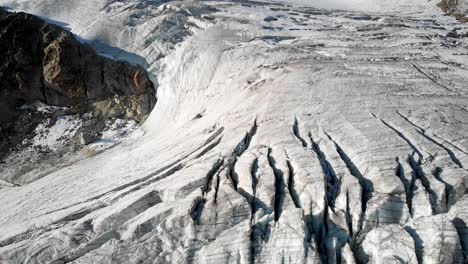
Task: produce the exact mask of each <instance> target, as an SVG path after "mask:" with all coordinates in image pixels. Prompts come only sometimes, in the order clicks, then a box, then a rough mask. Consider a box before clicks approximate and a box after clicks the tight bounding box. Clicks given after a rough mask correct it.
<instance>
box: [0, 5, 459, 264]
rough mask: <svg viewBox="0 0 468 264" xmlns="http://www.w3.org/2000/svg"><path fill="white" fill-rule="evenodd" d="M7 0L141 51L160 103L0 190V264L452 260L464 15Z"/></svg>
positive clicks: (107, 46)
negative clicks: (90, 149) (107, 137)
mask: <svg viewBox="0 0 468 264" xmlns="http://www.w3.org/2000/svg"><path fill="white" fill-rule="evenodd" d="M8 2H9V4H10V5H11V6H12V7H13V8H19V9H24V10H26V11H31V12H34V13H36V14H39V15H42V16H45V17H48V18H49V19H51V20H56V21H58V22H61V23H63V24H66V25H68V27H69V28H70V29H71V30H72V31H73V32H74V33H75V34H78V35H79V36H80V37H82V38H83V39H85V40H99V41H100V42H91V43H94V45H95V46H96V48H97V49H102V52H108V54H110V55H112V56H114V57H118V58H127V59H128V60H130V61H131V62H137V63H139V62H144V65H145V66H146V67H147V68H148V69H149V70H150V71H152V73H153V74H154V76H157V81H158V83H159V88H158V99H159V100H158V104H157V105H156V107H155V109H154V111H153V112H152V114H151V116H150V117H149V118H148V120H147V122H146V123H145V124H144V125H143V127H142V128H140V129H138V130H137V131H136V132H135V133H134V134H132V136H131V137H130V139H129V140H126V141H124V142H123V143H121V144H120V145H118V146H115V147H113V148H111V149H108V150H106V151H104V152H103V153H101V154H99V155H96V156H93V157H90V158H87V159H84V160H81V161H79V162H77V163H75V164H73V165H71V166H68V167H66V168H63V169H60V170H58V171H55V172H53V173H50V174H48V175H46V176H45V177H43V178H41V179H40V180H38V181H35V182H32V183H30V184H27V185H24V186H18V187H9V186H8V185H5V187H4V188H3V189H0V211H1V212H2V214H0V259H1V261H2V263H48V262H51V263H68V262H70V263H337V262H338V263H362V262H366V261H369V262H371V263H422V261H424V263H463V258H465V260H466V250H467V247H466V245H467V241H468V238H467V235H466V234H467V233H468V232H467V229H466V221H467V217H466V210H467V202H466V201H467V198H466V197H467V196H466V193H467V192H466V190H467V177H468V172H467V171H466V168H467V167H468V137H467V136H466V135H467V134H468V100H467V95H468V87H467V81H468V80H467V79H468V71H467V69H466V67H468V57H467V54H468V50H467V44H466V38H465V37H463V36H465V35H466V33H467V29H468V28H467V26H466V25H463V24H459V23H458V22H456V21H455V19H453V18H451V17H445V16H442V15H441V14H440V13H435V11H434V10H432V9H431V10H429V11H427V10H425V9H423V10H421V11H419V12H416V11H417V10H416V11H415V9H410V8H409V9H406V7H405V6H404V5H393V6H391V8H392V9H394V10H399V13H393V12H383V11H385V10H383V11H382V10H380V12H369V11H368V12H365V13H363V12H358V11H336V10H319V9H316V8H313V7H308V6H304V5H303V4H296V3H294V1H289V2H290V3H288V4H281V3H265V2H255V1H235V2H212V1H206V2H205V1H204V2H191V1H183V2H169V3H166V4H161V3H159V2H157V1H104V0H103V1H89V0H86V1H45V0H42V1H22V2H20V1H15V3H17V5H16V4H12V2H11V1H6V0H1V1H0V3H2V4H5V3H8ZM420 4H421V5H423V4H424V5H425V4H426V1H421V3H420ZM449 32H456V33H457V36H458V35H459V36H462V37H457V38H454V37H450V36H447V34H448V33H449ZM452 36H453V35H452ZM111 47H113V48H111ZM0 184H1V183H0ZM2 186H3V185H2Z"/></svg>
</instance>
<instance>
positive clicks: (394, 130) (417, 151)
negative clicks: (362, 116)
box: [371, 113, 423, 164]
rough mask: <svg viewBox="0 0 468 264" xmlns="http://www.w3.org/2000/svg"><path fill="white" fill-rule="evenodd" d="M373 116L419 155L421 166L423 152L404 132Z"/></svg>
mask: <svg viewBox="0 0 468 264" xmlns="http://www.w3.org/2000/svg"><path fill="white" fill-rule="evenodd" d="M371 114H372V116H374V117H375V118H377V119H379V120H380V121H381V122H382V123H383V124H384V125H385V126H386V127H388V128H390V129H391V130H393V132H395V133H396V134H397V135H398V136H399V137H400V138H401V139H403V140H404V141H405V142H406V143H407V144H408V146H410V147H411V148H412V149H413V151H414V152H416V153H417V154H418V156H419V157H418V161H417V162H418V163H419V164H421V161H422V159H423V155H422V153H421V151H420V150H419V149H418V148H417V147H416V146H415V145H414V144H413V143H412V142H411V140H409V139H408V138H407V137H406V136H405V135H404V134H403V133H402V132H400V131H399V130H398V129H396V128H395V127H393V126H392V125H390V124H389V123H387V122H386V121H385V120H383V119H382V118H380V117H378V116H376V115H375V114H374V113H371Z"/></svg>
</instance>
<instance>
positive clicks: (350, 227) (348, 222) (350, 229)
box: [345, 190, 353, 237]
mask: <svg viewBox="0 0 468 264" xmlns="http://www.w3.org/2000/svg"><path fill="white" fill-rule="evenodd" d="M349 202H350V201H349V191H348V190H346V212H345V214H346V215H345V217H346V225H347V226H348V232H349V237H353V218H352V216H351V209H350V207H349Z"/></svg>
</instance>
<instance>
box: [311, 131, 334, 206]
mask: <svg viewBox="0 0 468 264" xmlns="http://www.w3.org/2000/svg"><path fill="white" fill-rule="evenodd" d="M309 139H310V142H311V148H312V151H314V152H315V154H316V155H317V158H318V159H319V163H320V166H321V168H322V173H323V175H324V177H325V187H326V190H325V195H326V197H325V198H326V199H325V200H326V201H327V205H328V206H330V208H331V209H332V210H334V208H335V199H336V197H337V196H338V192H339V190H340V184H341V181H340V180H339V179H338V178H337V176H336V173H335V171H334V169H333V166H332V165H331V164H330V162H329V161H328V160H327V157H326V155H325V153H323V152H322V151H321V150H320V145H319V144H318V143H317V142H316V141H315V140H314V138H313V136H312V133H311V132H309Z"/></svg>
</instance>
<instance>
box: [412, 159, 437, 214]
mask: <svg viewBox="0 0 468 264" xmlns="http://www.w3.org/2000/svg"><path fill="white" fill-rule="evenodd" d="M408 164H409V165H410V166H411V169H412V170H413V173H414V179H415V181H414V182H416V180H420V181H421V183H422V185H423V187H424V189H425V191H426V193H427V194H428V195H429V202H430V203H431V209H432V213H433V214H436V213H437V194H436V193H435V192H434V190H432V188H431V184H430V182H429V180H428V179H427V178H426V175H425V174H424V171H423V169H422V168H421V163H419V162H417V161H416V160H415V159H414V157H413V155H409V156H408ZM413 188H415V186H414V185H413ZM413 192H414V190H413Z"/></svg>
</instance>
